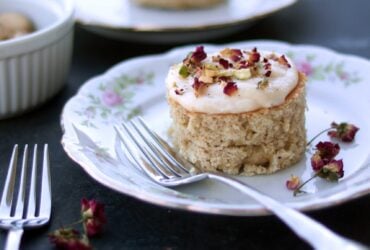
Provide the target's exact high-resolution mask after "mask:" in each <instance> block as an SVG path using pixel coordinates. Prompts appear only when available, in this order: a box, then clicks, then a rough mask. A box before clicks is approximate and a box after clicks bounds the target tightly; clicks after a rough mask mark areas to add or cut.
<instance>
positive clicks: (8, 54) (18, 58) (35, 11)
mask: <svg viewBox="0 0 370 250" xmlns="http://www.w3.org/2000/svg"><path fill="white" fill-rule="evenodd" d="M0 12H20V13H23V14H24V15H26V16H28V17H29V18H30V19H31V20H32V21H33V22H34V24H35V26H36V31H35V32H33V33H30V34H28V35H25V36H22V37H18V38H14V39H10V40H6V41H0V119H1V118H7V117H10V116H14V115H16V114H20V113H22V112H24V111H26V110H29V109H31V108H33V107H36V106H38V105H40V104H41V103H43V102H45V101H46V100H48V99H49V98H51V97H52V96H54V95H55V94H56V93H57V92H58V91H59V90H60V89H61V88H62V86H63V85H64V84H65V83H66V77H67V75H68V71H69V66H70V61H71V55H72V42H73V22H74V20H73V4H72V1H71V0H53V1H50V0H1V1H0Z"/></svg>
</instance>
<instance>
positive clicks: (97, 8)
mask: <svg viewBox="0 0 370 250" xmlns="http://www.w3.org/2000/svg"><path fill="white" fill-rule="evenodd" d="M296 1H297V0H228V1H226V2H225V3H224V4H221V5H218V6H217V7H213V8H208V9H197V10H164V9H155V8H145V7H141V6H138V5H136V4H135V3H134V2H133V0H104V1H101V0H88V1H87V0H75V2H76V19H77V22H78V23H80V24H81V25H83V27H84V28H86V29H88V30H90V31H92V32H95V33H98V34H100V35H103V36H106V37H110V38H115V39H121V40H126V41H141V42H147V43H163V44H164V43H186V42H194V41H200V40H205V39H212V38H216V37H220V36H224V35H228V34H231V33H234V32H237V31H240V30H241V29H243V28H246V27H247V26H248V25H250V24H251V23H252V22H253V21H255V20H257V19H259V18H262V17H265V16H267V15H269V14H272V13H274V12H277V11H279V10H281V9H283V8H286V7H288V6H291V5H292V4H294V3H295V2H296Z"/></svg>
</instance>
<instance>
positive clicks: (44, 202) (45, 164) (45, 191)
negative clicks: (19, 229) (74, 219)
mask: <svg viewBox="0 0 370 250" xmlns="http://www.w3.org/2000/svg"><path fill="white" fill-rule="evenodd" d="M50 212H51V183H50V161H49V146H48V144H45V145H44V152H43V160H42V179H41V195H40V211H39V217H45V218H48V217H49V216H50Z"/></svg>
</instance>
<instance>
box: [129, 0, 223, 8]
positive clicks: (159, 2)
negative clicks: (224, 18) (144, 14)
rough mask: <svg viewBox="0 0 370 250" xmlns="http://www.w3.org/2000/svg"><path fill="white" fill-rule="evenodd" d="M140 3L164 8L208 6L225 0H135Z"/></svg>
mask: <svg viewBox="0 0 370 250" xmlns="http://www.w3.org/2000/svg"><path fill="white" fill-rule="evenodd" d="M135 1H136V2H137V3H138V4H141V5H144V6H148V7H156V8H164V9H196V8H207V7H212V6H215V5H217V4H220V3H222V2H224V0H135Z"/></svg>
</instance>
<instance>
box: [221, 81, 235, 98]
mask: <svg viewBox="0 0 370 250" xmlns="http://www.w3.org/2000/svg"><path fill="white" fill-rule="evenodd" d="M237 91H238V86H237V85H236V84H235V82H228V83H227V84H226V86H225V87H224V94H225V95H228V96H232V95H234V94H235V93H236V92H237Z"/></svg>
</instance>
